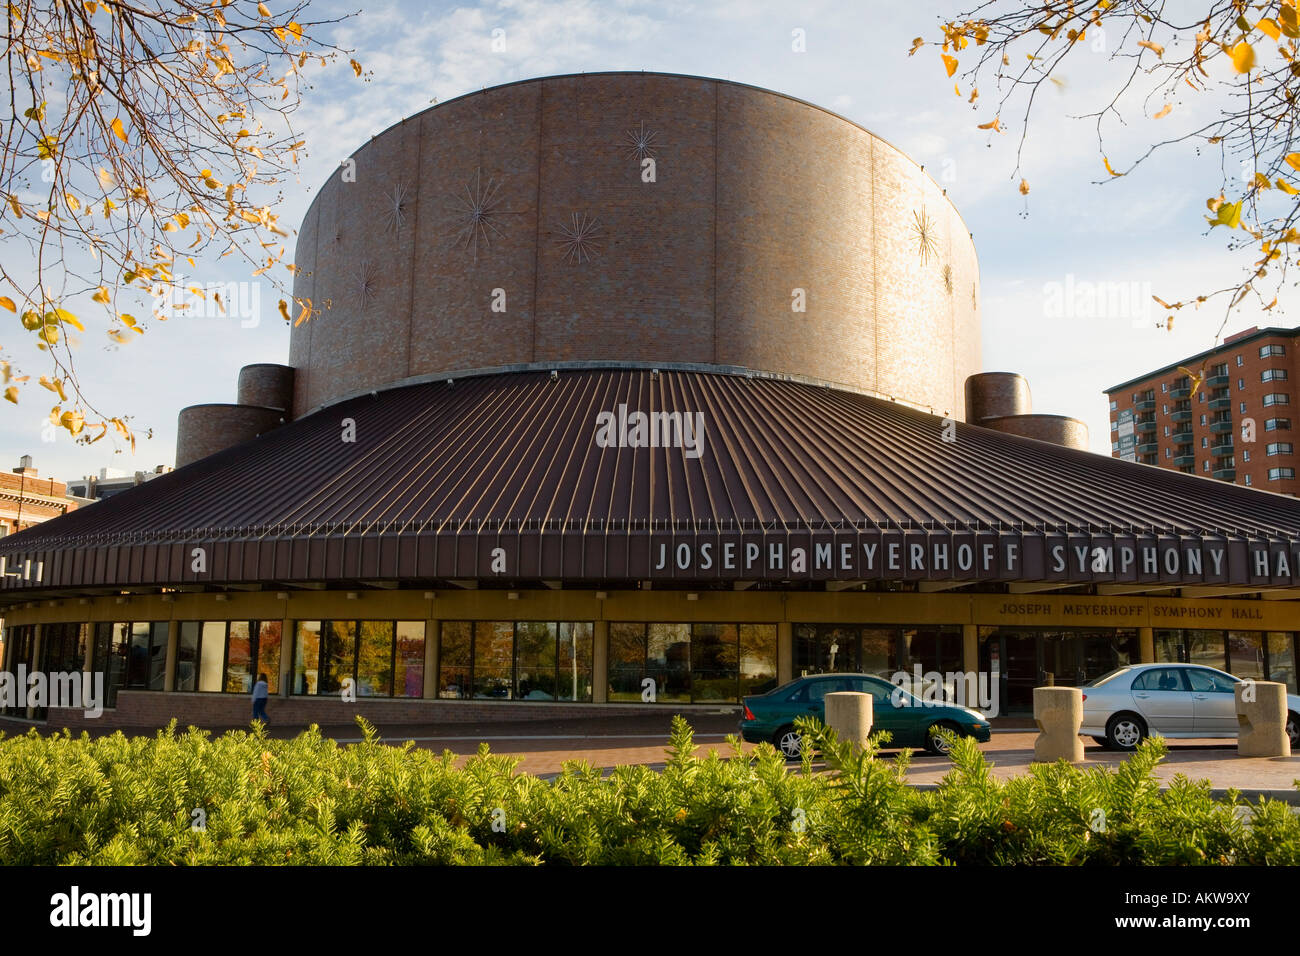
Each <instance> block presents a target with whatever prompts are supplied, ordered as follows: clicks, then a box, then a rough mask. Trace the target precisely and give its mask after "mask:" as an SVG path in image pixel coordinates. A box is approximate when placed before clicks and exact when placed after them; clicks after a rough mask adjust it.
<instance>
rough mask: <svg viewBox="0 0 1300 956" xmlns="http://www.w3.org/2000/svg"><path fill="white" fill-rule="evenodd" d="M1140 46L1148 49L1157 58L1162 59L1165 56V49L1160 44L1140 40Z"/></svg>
mask: <svg viewBox="0 0 1300 956" xmlns="http://www.w3.org/2000/svg"><path fill="white" fill-rule="evenodd" d="M1138 46H1141V47H1146V48H1147V49H1148V50H1150V51H1151V52H1152V53H1154V54H1155V55H1156V56H1160V57H1162V56H1164V55H1165V48H1164V47H1162V46H1161V45H1160V44H1159V43H1152V42H1151V41H1150V40H1138Z"/></svg>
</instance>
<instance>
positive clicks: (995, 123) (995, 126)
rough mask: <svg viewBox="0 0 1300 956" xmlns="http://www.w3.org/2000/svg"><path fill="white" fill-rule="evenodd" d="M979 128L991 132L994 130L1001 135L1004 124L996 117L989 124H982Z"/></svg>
mask: <svg viewBox="0 0 1300 956" xmlns="http://www.w3.org/2000/svg"><path fill="white" fill-rule="evenodd" d="M978 128H979V129H991V130H993V131H994V132H997V133H1000V132H1002V123H1001V121H1000V120H999V118H998V117H996V116H995V117H993V119H991V120H989V121H988V122H987V123H980V124H979V127H978Z"/></svg>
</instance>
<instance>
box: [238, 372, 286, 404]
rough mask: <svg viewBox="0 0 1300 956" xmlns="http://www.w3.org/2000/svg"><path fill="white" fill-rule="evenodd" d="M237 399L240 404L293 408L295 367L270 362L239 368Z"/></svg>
mask: <svg viewBox="0 0 1300 956" xmlns="http://www.w3.org/2000/svg"><path fill="white" fill-rule="evenodd" d="M235 401H236V402H238V403H239V404H240V405H261V406H264V407H266V408H279V409H282V410H283V409H290V408H293V369H291V368H290V367H289V366H287V365H275V364H272V363H269V362H263V363H259V364H257V365H245V366H244V367H243V368H241V369H240V370H239V383H238V385H237V386H236V388H235Z"/></svg>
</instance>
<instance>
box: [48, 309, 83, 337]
mask: <svg viewBox="0 0 1300 956" xmlns="http://www.w3.org/2000/svg"><path fill="white" fill-rule="evenodd" d="M45 321H46V322H47V323H50V322H62V323H64V324H65V325H70V326H72V327H73V328H75V329H76V330H77V331H78V332H84V331H86V327H85V326H84V325H82V324H81V322H80V321H78V319H77V317H76V316H75V315H73V314H72V313H71V312H69V311H68V310H67V309H55V310H54V311H53V312H47V313H46V315H45Z"/></svg>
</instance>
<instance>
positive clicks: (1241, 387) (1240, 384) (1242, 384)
mask: <svg viewBox="0 0 1300 956" xmlns="http://www.w3.org/2000/svg"><path fill="white" fill-rule="evenodd" d="M1245 390H1246V380H1245V379H1244V378H1239V379H1237V391H1239V392H1244V391H1245Z"/></svg>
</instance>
